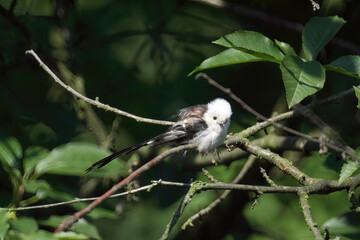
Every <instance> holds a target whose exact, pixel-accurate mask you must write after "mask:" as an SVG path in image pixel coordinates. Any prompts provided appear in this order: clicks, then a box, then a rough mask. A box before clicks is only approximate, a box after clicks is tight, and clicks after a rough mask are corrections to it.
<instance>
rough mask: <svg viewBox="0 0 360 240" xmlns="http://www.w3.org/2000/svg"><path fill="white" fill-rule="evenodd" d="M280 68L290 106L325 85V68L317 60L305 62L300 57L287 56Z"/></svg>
mask: <svg viewBox="0 0 360 240" xmlns="http://www.w3.org/2000/svg"><path fill="white" fill-rule="evenodd" d="M280 69H281V73H282V79H283V82H284V85H285V91H286V100H287V103H288V106H289V108H290V107H292V106H293V105H295V104H297V103H299V102H301V101H302V100H303V99H304V98H305V97H307V96H309V95H311V94H314V93H316V92H317V91H319V90H320V89H322V88H323V86H324V83H325V69H324V68H323V66H322V65H321V64H320V63H319V62H317V61H311V62H304V61H303V60H302V59H301V58H299V57H296V56H286V57H285V58H284V60H283V61H282V63H281V65H280Z"/></svg>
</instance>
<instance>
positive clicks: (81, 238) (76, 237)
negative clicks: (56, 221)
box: [54, 232, 89, 240]
mask: <svg viewBox="0 0 360 240" xmlns="http://www.w3.org/2000/svg"><path fill="white" fill-rule="evenodd" d="M54 235H55V237H56V239H59V240H86V239H89V237H88V236H86V235H84V234H81V233H76V232H59V233H55V234H54Z"/></svg>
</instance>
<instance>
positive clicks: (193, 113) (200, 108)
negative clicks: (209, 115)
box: [177, 104, 207, 121]
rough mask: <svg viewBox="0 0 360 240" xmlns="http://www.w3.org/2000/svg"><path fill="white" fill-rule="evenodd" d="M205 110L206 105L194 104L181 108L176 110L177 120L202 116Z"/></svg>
mask: <svg viewBox="0 0 360 240" xmlns="http://www.w3.org/2000/svg"><path fill="white" fill-rule="evenodd" d="M206 110H207V105H205V104H203V105H195V106H192V107H187V108H183V109H180V110H178V111H177V116H178V118H179V119H178V121H182V120H184V119H187V118H202V116H203V115H204V113H205V112H206Z"/></svg>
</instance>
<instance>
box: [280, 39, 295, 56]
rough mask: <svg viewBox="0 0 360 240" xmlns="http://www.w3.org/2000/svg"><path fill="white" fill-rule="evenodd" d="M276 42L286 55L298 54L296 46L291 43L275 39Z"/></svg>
mask: <svg viewBox="0 0 360 240" xmlns="http://www.w3.org/2000/svg"><path fill="white" fill-rule="evenodd" d="M275 43H276V44H277V45H278V47H279V48H280V50H281V51H282V52H283V53H284V54H285V56H288V55H293V56H297V54H296V52H295V50H294V48H293V47H292V46H291V45H290V44H288V43H285V42H280V41H278V40H276V39H275Z"/></svg>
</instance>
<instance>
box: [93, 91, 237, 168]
mask: <svg viewBox="0 0 360 240" xmlns="http://www.w3.org/2000/svg"><path fill="white" fill-rule="evenodd" d="M231 114H232V111H231V106H230V104H229V103H228V102H227V101H226V100H224V99H222V98H217V99H215V100H213V101H211V102H209V103H208V104H203V105H195V106H192V107H187V108H184V109H181V110H179V111H178V112H177V117H178V121H177V122H176V123H175V124H174V125H172V126H171V127H170V128H169V129H168V130H167V131H165V132H164V133H161V134H159V135H157V136H155V137H153V138H151V139H149V140H146V141H144V142H141V143H138V144H136V145H133V146H131V147H128V148H125V149H123V150H121V151H119V152H116V153H114V154H112V155H110V156H108V157H106V158H104V159H101V160H100V161H98V162H96V163H94V164H93V165H91V167H89V168H88V169H87V170H86V172H89V171H91V170H92V169H93V168H101V167H103V166H104V165H106V164H108V163H109V162H111V161H112V160H114V159H115V158H117V157H119V156H121V155H124V154H128V153H131V152H133V151H136V150H138V149H139V148H141V147H143V146H147V145H152V146H155V147H157V146H162V145H165V144H170V143H174V144H177V145H183V144H188V143H190V144H194V145H195V146H196V149H197V150H198V151H199V152H200V153H203V154H207V153H208V152H209V151H212V150H214V149H215V148H216V147H218V146H219V145H221V144H222V143H223V142H224V141H225V138H226V135H227V131H228V128H229V125H230V117H231Z"/></svg>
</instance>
